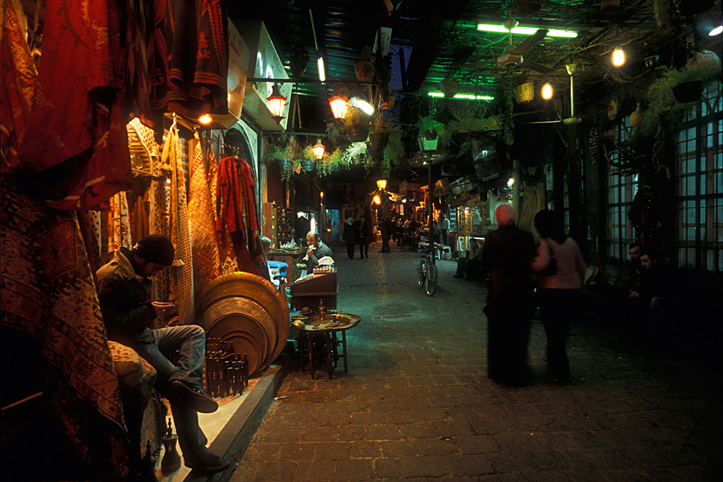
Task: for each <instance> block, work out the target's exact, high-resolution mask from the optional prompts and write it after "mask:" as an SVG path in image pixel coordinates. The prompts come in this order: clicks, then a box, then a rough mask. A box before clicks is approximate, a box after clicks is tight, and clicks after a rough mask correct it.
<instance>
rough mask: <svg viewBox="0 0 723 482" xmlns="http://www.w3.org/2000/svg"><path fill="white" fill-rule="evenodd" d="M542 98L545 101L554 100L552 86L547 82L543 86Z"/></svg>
mask: <svg viewBox="0 0 723 482" xmlns="http://www.w3.org/2000/svg"><path fill="white" fill-rule="evenodd" d="M542 98H543V99H545V100H550V99H552V85H550V83H549V82H545V85H543V86H542Z"/></svg>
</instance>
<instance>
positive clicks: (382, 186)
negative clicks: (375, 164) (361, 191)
mask: <svg viewBox="0 0 723 482" xmlns="http://www.w3.org/2000/svg"><path fill="white" fill-rule="evenodd" d="M377 188H378V189H379V190H380V191H383V190H385V189H386V188H387V180H386V179H379V180H378V181H377Z"/></svg>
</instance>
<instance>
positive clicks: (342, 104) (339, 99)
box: [329, 85, 349, 120]
mask: <svg viewBox="0 0 723 482" xmlns="http://www.w3.org/2000/svg"><path fill="white" fill-rule="evenodd" d="M329 106H330V107H331V113H332V114H333V115H334V119H337V120H341V119H343V118H344V116H345V115H346V111H347V109H348V108H349V98H348V97H346V96H344V95H342V93H341V86H339V85H337V86H336V87H334V95H333V96H331V97H329Z"/></svg>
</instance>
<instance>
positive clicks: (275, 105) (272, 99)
mask: <svg viewBox="0 0 723 482" xmlns="http://www.w3.org/2000/svg"><path fill="white" fill-rule="evenodd" d="M266 101H267V102H268V106H269V110H270V111H271V118H272V119H274V120H275V121H276V123H277V124H278V123H280V122H281V119H283V118H284V117H283V116H282V115H281V114H283V112H284V104H285V103H286V97H284V96H283V95H281V92H280V91H279V86H278V84H274V86H273V87H272V88H271V95H270V96H268V97H267V98H266Z"/></svg>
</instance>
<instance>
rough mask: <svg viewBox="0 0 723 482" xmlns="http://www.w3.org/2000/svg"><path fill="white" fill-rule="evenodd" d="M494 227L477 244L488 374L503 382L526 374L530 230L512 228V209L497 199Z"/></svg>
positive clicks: (525, 378)
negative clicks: (485, 285) (483, 279)
mask: <svg viewBox="0 0 723 482" xmlns="http://www.w3.org/2000/svg"><path fill="white" fill-rule="evenodd" d="M495 218H496V220H497V229H496V230H494V231H492V232H491V233H489V234H488V235H487V237H486V239H485V243H484V247H483V248H482V257H481V265H482V270H483V272H484V273H489V279H490V282H489V290H488V294H487V306H485V309H484V312H485V314H486V315H487V321H488V323H487V327H488V336H487V340H488V342H487V345H488V346H487V354H488V375H489V377H490V378H492V379H493V380H495V381H497V382H499V383H502V384H505V385H513V386H516V385H523V384H525V383H526V382H527V381H528V379H529V369H528V367H527V343H528V341H529V337H530V318H532V313H533V310H534V302H533V298H532V294H533V288H534V284H533V280H532V273H531V271H530V260H531V259H532V258H533V257H534V256H535V241H534V240H533V238H532V234H531V233H528V232H527V231H522V230H521V229H518V228H517V225H516V215H515V209H514V208H513V207H512V206H511V205H509V204H501V205H500V206H498V207H497V209H496V210H495Z"/></svg>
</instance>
